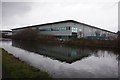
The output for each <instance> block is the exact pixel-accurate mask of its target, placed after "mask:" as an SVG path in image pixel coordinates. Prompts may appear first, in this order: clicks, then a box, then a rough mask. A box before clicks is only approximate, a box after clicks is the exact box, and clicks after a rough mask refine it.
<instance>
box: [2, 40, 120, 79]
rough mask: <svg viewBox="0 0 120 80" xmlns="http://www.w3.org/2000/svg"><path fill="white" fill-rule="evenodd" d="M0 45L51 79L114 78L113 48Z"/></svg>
mask: <svg viewBox="0 0 120 80" xmlns="http://www.w3.org/2000/svg"><path fill="white" fill-rule="evenodd" d="M0 47H1V48H4V49H5V50H6V51H8V52H9V53H10V54H13V55H14V56H15V57H17V58H19V59H20V60H22V61H25V62H26V63H27V64H30V65H32V66H34V67H36V68H39V69H40V70H43V71H46V72H48V73H49V74H50V75H51V76H52V77H54V78H117V77H118V54H117V52H115V51H111V50H100V49H90V48H81V47H70V46H65V45H50V44H38V43H25V42H15V41H3V42H0Z"/></svg>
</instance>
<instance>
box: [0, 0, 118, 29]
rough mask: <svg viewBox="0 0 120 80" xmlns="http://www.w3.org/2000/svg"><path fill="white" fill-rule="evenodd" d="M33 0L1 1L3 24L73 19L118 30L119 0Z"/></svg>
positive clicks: (18, 25)
mask: <svg viewBox="0 0 120 80" xmlns="http://www.w3.org/2000/svg"><path fill="white" fill-rule="evenodd" d="M35 1H36V0H35ZM35 1H34V2H7V3H6V2H3V3H4V4H3V11H2V13H3V14H4V15H3V23H4V25H3V26H4V27H5V28H6V29H7V28H8V29H11V28H15V27H21V26H27V25H35V24H36V25H37V24H41V23H47V22H54V21H61V20H66V19H73V20H76V21H79V22H84V23H87V24H90V25H93V26H97V27H99V28H103V29H107V30H110V31H117V28H118V27H117V26H118V21H117V20H118V12H117V2H118V0H39V1H38V2H35ZM9 26H10V27H9ZM11 26H12V27H11Z"/></svg>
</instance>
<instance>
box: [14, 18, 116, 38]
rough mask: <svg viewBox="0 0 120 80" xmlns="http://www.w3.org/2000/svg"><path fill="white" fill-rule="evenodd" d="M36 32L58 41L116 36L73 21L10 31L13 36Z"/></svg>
mask: <svg viewBox="0 0 120 80" xmlns="http://www.w3.org/2000/svg"><path fill="white" fill-rule="evenodd" d="M28 28H30V29H35V30H38V31H39V33H40V34H45V35H52V36H55V37H57V38H58V39H71V38H89V39H105V40H108V39H115V38H117V34H116V33H114V32H110V31H108V30H104V29H100V28H97V27H94V26H91V25H88V24H84V23H80V22H77V21H74V20H66V21H60V22H54V23H46V24H41V25H34V26H28V27H22V28H15V29H12V32H13V35H14V34H16V33H17V32H20V31H22V30H25V29H28Z"/></svg>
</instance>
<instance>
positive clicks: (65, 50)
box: [12, 41, 98, 63]
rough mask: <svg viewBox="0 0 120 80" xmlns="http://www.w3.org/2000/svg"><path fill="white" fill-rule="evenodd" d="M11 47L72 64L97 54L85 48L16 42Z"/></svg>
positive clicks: (95, 51)
mask: <svg viewBox="0 0 120 80" xmlns="http://www.w3.org/2000/svg"><path fill="white" fill-rule="evenodd" d="M12 46H14V47H18V48H21V49H25V50H27V51H31V52H35V53H38V54H40V55H44V56H48V57H51V58H52V59H57V60H60V61H64V62H67V63H72V62H75V61H77V60H81V59H83V58H86V57H88V56H90V55H92V54H94V53H97V50H92V49H87V48H76V47H68V46H65V45H49V44H38V43H30V42H18V41H17V42H16V41H12ZM95 55H97V54H95ZM97 56H98V55H97Z"/></svg>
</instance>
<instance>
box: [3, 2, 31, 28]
mask: <svg viewBox="0 0 120 80" xmlns="http://www.w3.org/2000/svg"><path fill="white" fill-rule="evenodd" d="M30 4H31V3H28V2H2V26H4V27H6V26H7V27H10V26H12V25H16V24H19V23H16V20H17V19H18V18H20V17H22V16H24V15H25V14H27V13H28V12H29V11H30V10H31V6H30ZM7 27H6V28H7Z"/></svg>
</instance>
